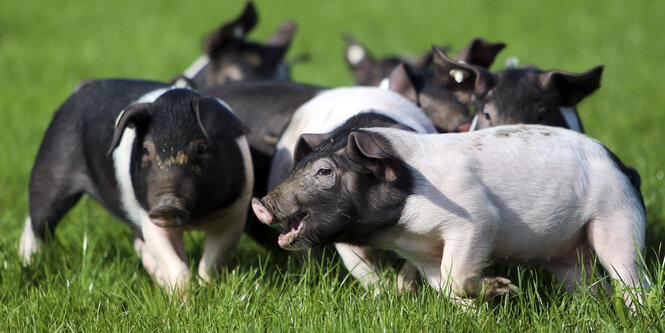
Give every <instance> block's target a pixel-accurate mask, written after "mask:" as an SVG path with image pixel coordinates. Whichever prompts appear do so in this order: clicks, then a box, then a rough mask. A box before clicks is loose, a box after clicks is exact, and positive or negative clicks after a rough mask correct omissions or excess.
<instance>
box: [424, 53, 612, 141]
mask: <svg viewBox="0 0 665 333" xmlns="http://www.w3.org/2000/svg"><path fill="white" fill-rule="evenodd" d="M434 64H435V67H436V71H437V75H438V77H439V80H440V81H441V83H442V85H443V86H444V87H446V88H447V89H448V90H450V91H452V92H453V93H454V94H455V96H456V97H457V98H458V99H459V100H460V101H461V102H463V103H465V104H473V105H475V106H476V119H477V120H476V122H477V123H476V124H475V129H481V128H486V127H491V126H498V125H507V124H518V123H524V124H542V125H550V126H559V127H568V125H567V123H566V121H565V119H564V116H563V114H562V113H561V110H560V108H562V107H572V106H575V105H576V104H577V103H579V102H580V101H581V100H582V99H584V98H585V97H586V96H588V95H590V94H591V93H593V92H594V91H595V90H596V89H598V87H599V86H600V78H601V75H602V72H603V67H602V66H598V67H595V68H593V69H591V70H589V71H587V72H585V73H582V74H575V73H568V72H564V71H559V70H551V71H547V72H545V71H541V70H538V69H534V68H509V69H506V70H504V71H501V72H498V73H496V74H492V73H490V72H489V71H487V70H486V69H485V68H482V67H480V66H476V65H472V64H468V63H462V62H458V61H454V60H451V59H449V58H448V57H446V55H445V54H444V53H443V52H442V51H441V50H440V49H438V48H436V47H434Z"/></svg>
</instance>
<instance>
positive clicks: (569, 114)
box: [559, 107, 582, 133]
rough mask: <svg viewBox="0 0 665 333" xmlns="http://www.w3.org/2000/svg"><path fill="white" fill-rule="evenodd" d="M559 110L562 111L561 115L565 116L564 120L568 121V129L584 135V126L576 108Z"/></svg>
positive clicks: (561, 108)
mask: <svg viewBox="0 0 665 333" xmlns="http://www.w3.org/2000/svg"><path fill="white" fill-rule="evenodd" d="M559 110H560V111H561V115H563V118H564V119H565V120H566V123H567V124H568V128H570V129H571V130H573V131H575V132H580V133H582V124H580V120H579V118H578V117H577V111H576V110H575V108H574V107H560V108H559Z"/></svg>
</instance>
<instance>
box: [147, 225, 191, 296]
mask: <svg viewBox="0 0 665 333" xmlns="http://www.w3.org/2000/svg"><path fill="white" fill-rule="evenodd" d="M141 232H142V233H143V244H140V242H139V244H138V245H139V246H138V247H137V243H136V242H135V244H134V246H135V248H136V249H137V252H138V251H139V249H140V250H141V253H139V255H142V257H141V260H142V262H143V265H144V267H145V269H146V271H148V273H149V274H151V275H152V276H153V277H154V278H155V281H157V283H158V284H159V285H160V286H162V287H164V288H166V289H167V290H168V292H169V293H170V294H172V295H173V294H176V295H178V296H186V295H187V288H188V285H189V277H190V273H189V266H187V255H186V253H185V245H184V243H183V239H182V234H183V232H182V230H179V229H171V228H162V227H158V226H156V225H154V224H153V223H152V222H150V219H148V218H147V217H146V219H145V220H144V222H143V223H142V224H141Z"/></svg>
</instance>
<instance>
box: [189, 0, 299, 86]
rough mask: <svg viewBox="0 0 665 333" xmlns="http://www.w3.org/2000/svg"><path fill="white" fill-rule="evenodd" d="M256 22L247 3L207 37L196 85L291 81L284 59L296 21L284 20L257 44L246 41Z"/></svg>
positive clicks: (253, 11) (256, 18)
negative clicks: (234, 15) (271, 33)
mask: <svg viewBox="0 0 665 333" xmlns="http://www.w3.org/2000/svg"><path fill="white" fill-rule="evenodd" d="M257 21H258V15H257V13H256V10H255V8H254V5H253V4H252V3H251V2H248V3H247V5H246V6H245V9H244V11H243V12H242V14H240V16H239V17H238V18H236V19H235V20H234V21H232V22H229V23H226V24H224V25H222V26H221V27H220V28H219V29H218V30H216V31H213V32H212V33H210V34H209V35H208V36H207V37H206V40H205V45H204V50H205V53H206V55H207V56H208V58H209V63H208V65H207V66H206V67H205V68H204V69H203V70H201V72H199V73H198V74H197V75H196V76H195V77H194V78H193V81H194V84H195V86H196V87H197V88H203V87H208V86H212V85H215V84H221V83H225V82H229V81H239V80H248V79H267V80H280V81H289V80H290V78H289V73H288V66H287V65H286V64H285V63H284V61H283V59H284V55H285V54H286V51H287V50H288V48H289V45H290V44H291V39H292V38H293V34H294V33H295V31H296V25H295V23H293V22H291V21H287V22H284V23H283V24H282V25H281V26H280V27H279V28H278V29H277V31H276V32H275V34H273V35H272V36H271V37H270V38H269V39H268V41H267V42H266V43H264V44H260V43H254V42H250V41H247V40H246V36H247V34H248V33H249V32H250V31H251V30H252V29H253V28H254V26H255V25H256V23H257Z"/></svg>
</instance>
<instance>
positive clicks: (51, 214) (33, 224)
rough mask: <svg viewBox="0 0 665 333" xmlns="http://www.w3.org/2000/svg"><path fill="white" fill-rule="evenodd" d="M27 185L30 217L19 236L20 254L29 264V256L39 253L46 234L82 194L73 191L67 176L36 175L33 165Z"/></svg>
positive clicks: (42, 173)
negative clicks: (29, 181) (28, 184)
mask: <svg viewBox="0 0 665 333" xmlns="http://www.w3.org/2000/svg"><path fill="white" fill-rule="evenodd" d="M35 170H36V171H35V172H33V178H32V179H31V183H30V215H29V216H28V217H27V218H26V220H25V228H24V229H23V234H22V235H21V242H20V245H19V255H20V256H21V258H22V259H23V261H24V262H25V263H28V264H29V263H30V262H31V260H32V255H33V254H34V253H37V252H39V250H40V248H41V246H42V244H43V243H44V240H45V238H47V235H51V234H52V233H53V230H55V227H56V225H57V224H58V222H59V221H60V220H61V219H62V217H63V216H64V215H65V214H66V213H67V212H68V211H69V210H70V209H72V207H74V205H75V204H76V203H77V202H78V201H79V199H80V198H81V196H82V195H83V192H82V191H79V190H77V189H72V186H71V185H70V184H67V183H66V182H68V179H67V177H66V176H63V177H62V178H61V177H56V176H54V175H52V174H51V173H47V174H44V172H41V173H40V172H37V170H39V167H38V166H37V165H36V166H35Z"/></svg>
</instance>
